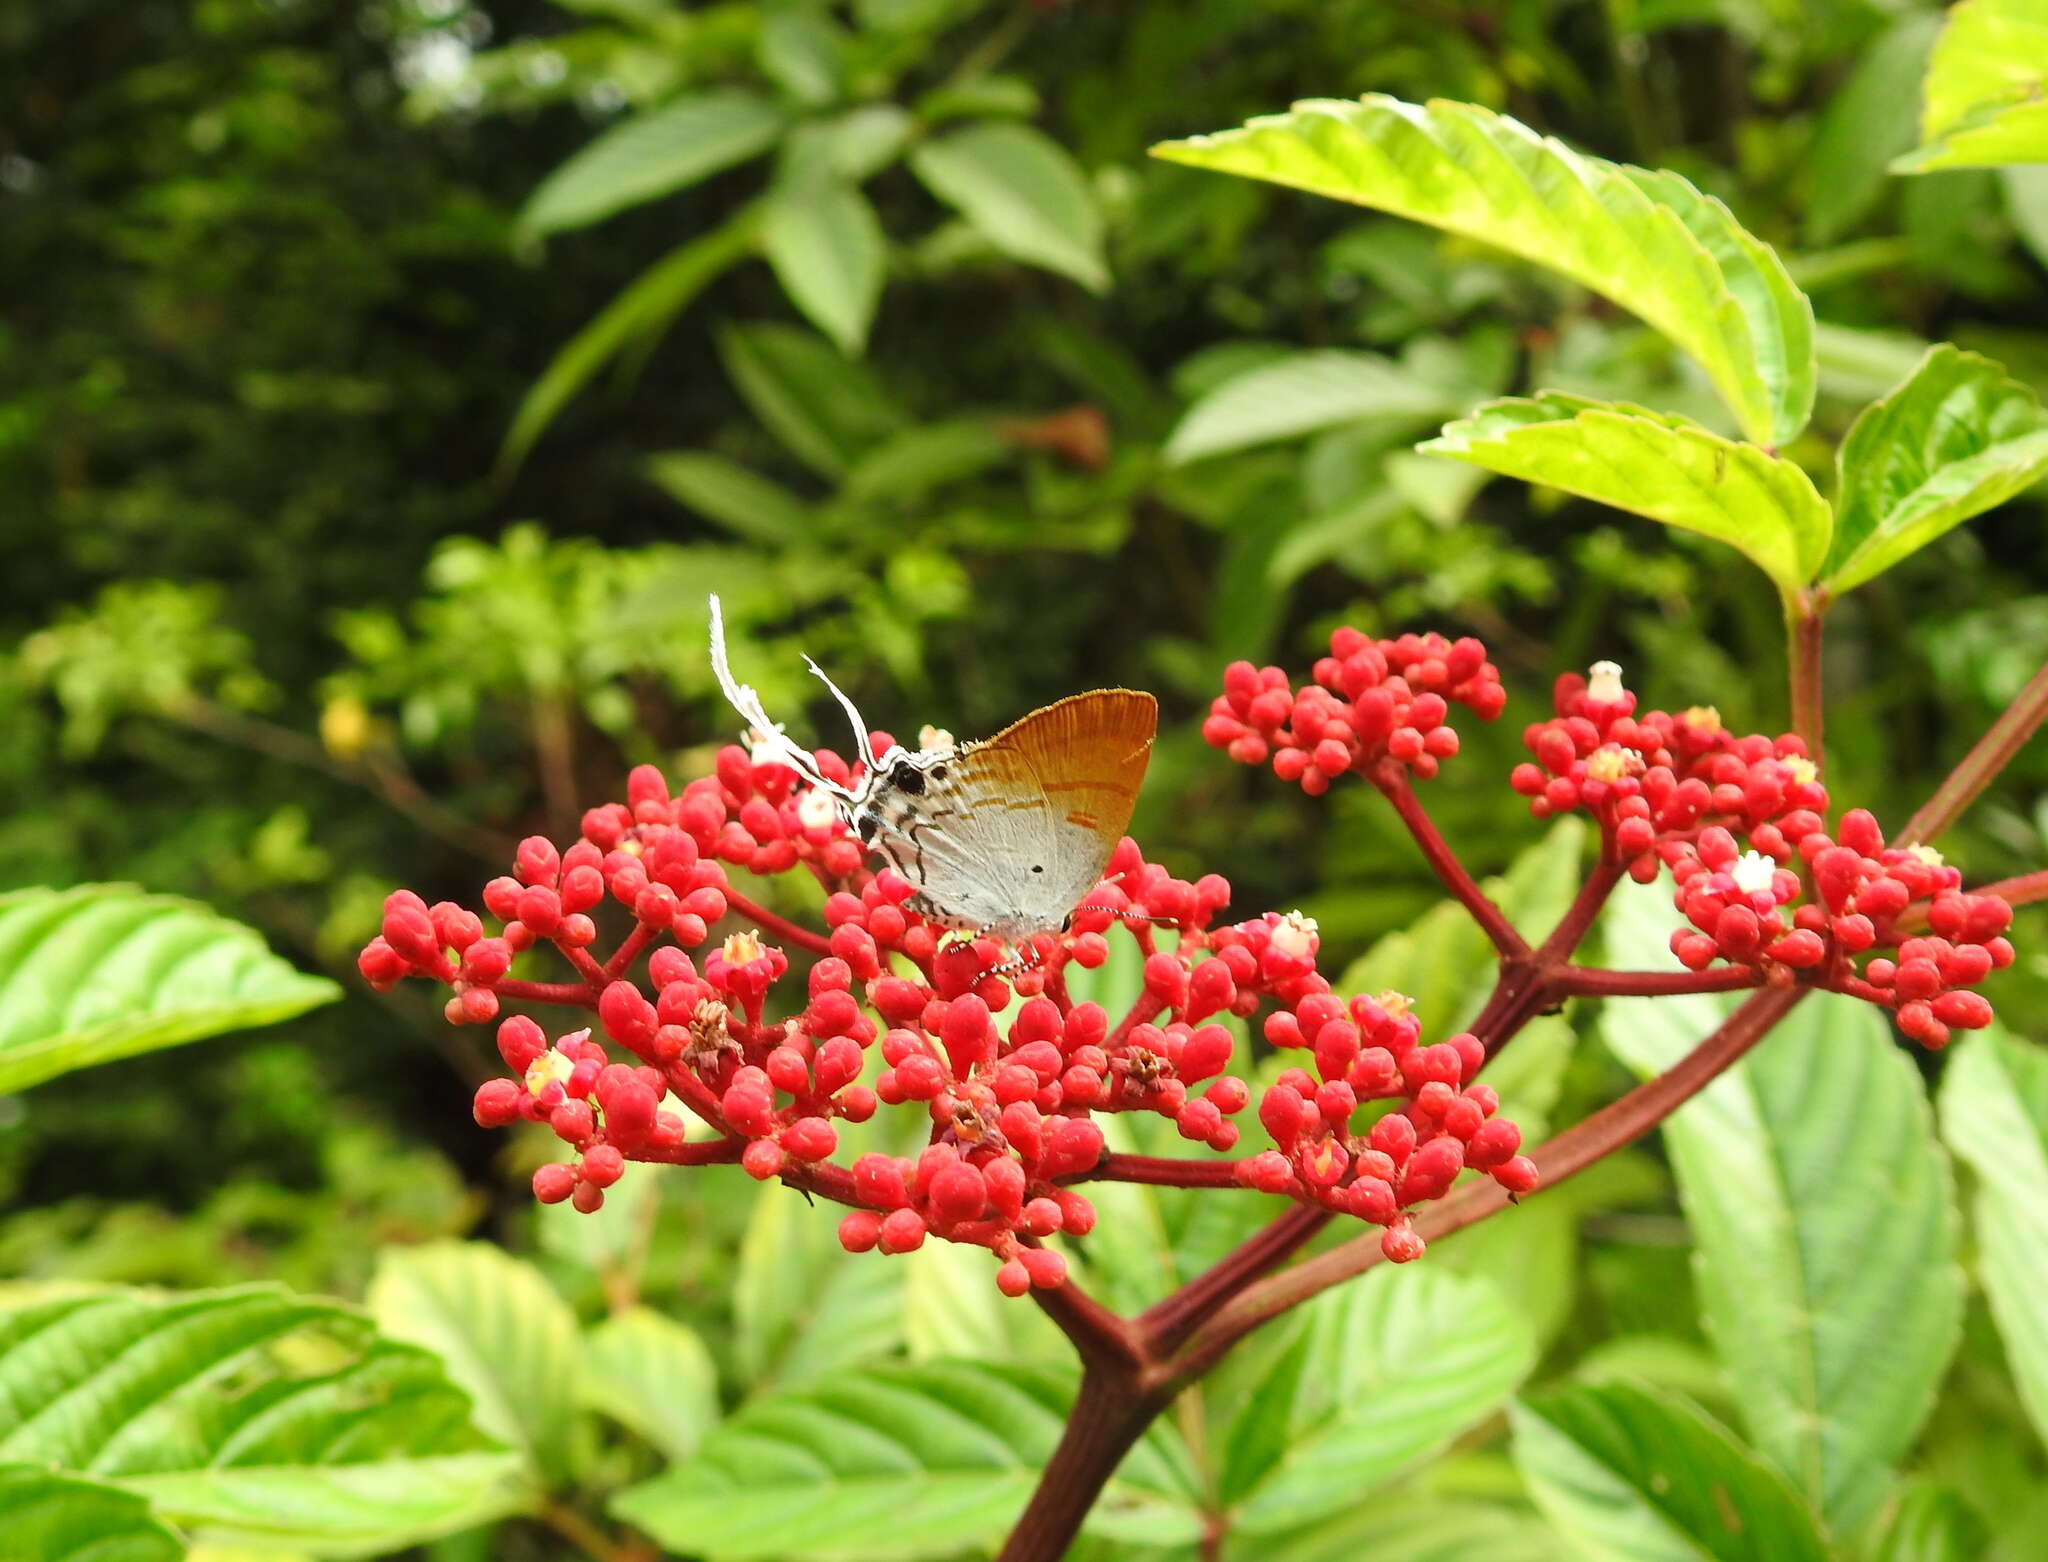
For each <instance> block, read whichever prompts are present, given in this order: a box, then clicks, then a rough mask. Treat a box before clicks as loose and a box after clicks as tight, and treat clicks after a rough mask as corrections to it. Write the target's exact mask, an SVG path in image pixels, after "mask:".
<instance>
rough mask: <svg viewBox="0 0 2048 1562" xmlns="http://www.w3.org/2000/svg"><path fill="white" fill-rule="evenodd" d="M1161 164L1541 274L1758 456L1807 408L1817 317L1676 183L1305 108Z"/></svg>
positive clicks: (1457, 125)
mask: <svg viewBox="0 0 2048 1562" xmlns="http://www.w3.org/2000/svg"><path fill="white" fill-rule="evenodd" d="M1152 152H1153V155H1154V156H1155V157H1163V158H1166V159H1168V160H1170V161H1172V162H1178V163H1190V164H1193V165H1194V166H1196V167H1200V168H1214V169H1218V170H1221V171H1223V172H1226V173H1236V174H1243V175H1246V176H1248V177H1251V178H1255V179H1267V180H1271V181H1272V182H1273V183H1275V184H1284V185H1289V186H1291V187H1293V188H1295V189H1300V190H1308V191H1311V192H1313V193H1315V194H1318V195H1327V196H1330V197H1332V198H1334V199H1336V200H1340V201H1352V202H1356V203H1357V204H1358V205H1361V206H1370V207H1373V208H1375V209H1377V210H1380V211H1387V212H1392V213H1394V214H1395V215H1396V216H1401V217H1407V218H1410V219H1412V220H1413V221H1416V222H1422V223H1427V224H1429V225H1430V226H1432V227H1437V228H1442V229H1445V230H1447V231H1449V232H1452V233H1459V234H1463V235H1465V236H1466V237H1468V238H1473V239H1478V240H1480V241H1481V242H1483V243H1487V244H1492V245H1495V246H1497V247H1498V248H1500V249H1504V250H1507V251H1508V252H1510V253H1511V254H1515V255H1519V256H1521V257H1522V258H1523V259H1525V260H1530V261H1534V262H1535V263H1536V264H1538V265H1541V266H1547V267H1549V268H1551V269H1552V270H1554V271H1559V272H1562V273H1563V274H1564V275H1565V276H1568V277H1570V278H1572V279H1573V280H1575V281H1577V282H1579V283H1581V284H1583V285H1584V286H1586V287H1589V288H1591V289H1593V291H1595V292H1596V293H1600V294H1603V295H1604V296H1606V297H1607V298H1610V299H1612V300H1613V301H1614V302H1615V303H1617V304H1619V305H1620V306H1621V307H1622V308H1624V309H1627V310H1629V311H1630V312H1631V313H1633V314H1636V315H1639V316H1641V317H1642V318H1643V319H1644V320H1646V321H1648V322H1649V323H1650V324H1651V325H1652V326H1654V327H1656V328H1657V329H1658V330H1659V331H1662V332H1663V333H1664V334H1665V335H1666V336H1668V337H1670V338H1671V340H1672V341H1673V342H1675V343H1677V345H1678V346H1679V347H1681V348H1683V349H1684V350H1685V351H1686V352H1688V353H1690V354H1691V355H1692V356H1693V357H1694V358H1695V359H1697V360H1698V362H1699V364H1700V366H1701V367H1702V368H1703V369H1705V370H1706V372H1707V376H1708V378H1709V379H1711V380H1712V381H1713V382H1714V384H1715V386H1716V387H1717V388H1718V389H1719V390H1720V393H1721V396H1722V399H1723V400H1724V401H1726V402H1727V404H1728V406H1729V408H1730V409H1731V410H1732V411H1733V412H1734V413H1735V416H1736V419H1737V421H1738V422H1739V423H1740V424H1741V426H1742V428H1743V430H1744V432H1745V433H1747V434H1748V436H1749V437H1750V438H1751V439H1752V440H1754V441H1756V442H1757V443H1758V444H1766V445H1768V444H1782V443H1784V442H1786V441H1788V440H1790V439H1791V438H1792V437H1793V436H1794V435H1796V434H1797V433H1798V432H1799V431H1800V430H1801V429H1802V428H1804V427H1805V426H1806V419H1807V416H1808V414H1809V413H1810V412H1811V410H1812V407H1813V388H1814V366H1813V310H1812V306H1811V305H1810V304H1808V302H1807V300H1806V296H1805V295H1804V294H1803V293H1801V292H1800V291H1799V289H1798V288H1797V287H1795V286H1794V285H1793V283H1792V279H1791V278H1790V277H1789V276H1788V275H1787V274H1786V272H1785V267H1784V265H1783V263H1782V262H1781V261H1780V260H1779V259H1778V257H1777V256H1776V255H1775V254H1774V253H1772V251H1771V249H1770V247H1769V246H1768V245H1766V244H1763V243H1762V242H1760V241H1759V240H1757V239H1755V238H1753V237H1752V236H1751V235H1750V234H1748V233H1747V232H1745V231H1744V230H1743V228H1742V226H1741V225H1740V224H1739V223H1738V222H1736V220H1735V218H1734V217H1733V215H1731V214H1730V212H1729V211H1728V208H1727V207H1726V206H1724V205H1722V204H1721V203H1720V202H1719V201H1717V200H1715V199H1713V198H1712V197H1711V196H1707V195H1703V194H1701V193H1700V192H1699V191H1698V190H1697V189H1695V188H1694V187H1693V186H1692V185H1690V184H1688V183H1686V181H1685V180H1683V179H1681V178H1679V177H1678V175H1676V174H1671V173H1653V172H1650V171H1649V170H1646V169H1641V168H1634V167H1631V166H1629V165H1628V164H1626V163H1610V162H1607V161H1605V160H1604V159H1601V158H1597V157H1588V156H1585V155H1583V154H1581V153H1577V152H1574V151H1572V150H1571V149H1570V148H1569V147H1567V146H1564V145H1563V144H1562V143H1560V142H1557V141H1553V140H1549V139H1545V138H1542V137H1539V136H1537V135H1536V134H1535V132H1533V131H1531V130H1530V129H1528V128H1527V127H1526V126H1524V125H1521V124H1519V123H1517V122H1516V121H1514V120H1512V119H1508V118H1506V117H1505V116H1503V115H1499V114H1495V113H1493V112H1491V111H1490V110H1487V109H1483V108H1479V107H1477V106H1476V105H1473V104H1469V103H1449V102H1443V101H1437V102H1432V103H1428V104H1415V103H1403V102H1401V101H1399V100H1398V99H1395V98H1389V97H1383V96H1380V95H1377V94H1374V95H1371V96H1368V97H1366V98H1364V99H1362V100H1360V101H1358V102H1344V101H1337V100H1332V99H1314V100H1310V101H1307V102H1303V103H1297V104H1295V105H1294V109H1293V111H1292V112H1291V113H1287V114H1272V115H1267V116H1264V117H1262V118H1259V119H1254V120H1252V121H1251V122H1250V123H1249V124H1247V125H1246V126H1245V127H1244V128H1243V129H1241V130H1226V131H1223V132H1221V133H1219V134H1216V135H1208V136H1193V137H1190V138H1189V139H1187V140H1185V141H1168V142H1165V143H1163V144H1161V145H1159V146H1156V147H1154V148H1153V149H1152Z"/></svg>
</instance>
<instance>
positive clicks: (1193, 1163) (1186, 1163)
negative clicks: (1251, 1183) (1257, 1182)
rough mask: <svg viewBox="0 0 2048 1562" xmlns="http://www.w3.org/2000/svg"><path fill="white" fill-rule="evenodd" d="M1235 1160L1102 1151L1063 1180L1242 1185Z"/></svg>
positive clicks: (1175, 1185) (1178, 1185)
mask: <svg viewBox="0 0 2048 1562" xmlns="http://www.w3.org/2000/svg"><path fill="white" fill-rule="evenodd" d="M1239 1164H1240V1163H1239V1162H1237V1161H1198V1160H1193V1159H1190V1158H1187V1157H1182V1156H1173V1155H1105V1156H1103V1158H1102V1159H1101V1160H1099V1161H1097V1162H1096V1163H1095V1169H1094V1170H1093V1171H1086V1172H1081V1173H1079V1174H1078V1175H1076V1176H1072V1177H1062V1178H1061V1179H1060V1181H1062V1182H1144V1183H1150V1184H1151V1185H1152V1186H1154V1187H1158V1188H1242V1187H1243V1186H1244V1184H1243V1183H1241V1182H1239V1181H1238V1180H1237V1168H1238V1165H1239Z"/></svg>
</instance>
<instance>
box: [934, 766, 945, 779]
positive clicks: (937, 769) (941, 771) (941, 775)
mask: <svg viewBox="0 0 2048 1562" xmlns="http://www.w3.org/2000/svg"><path fill="white" fill-rule="evenodd" d="M932 779H933V780H934V781H943V780H945V779H946V767H945V766H944V765H934V766H932Z"/></svg>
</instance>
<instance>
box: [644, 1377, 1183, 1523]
mask: <svg viewBox="0 0 2048 1562" xmlns="http://www.w3.org/2000/svg"><path fill="white" fill-rule="evenodd" d="M1074 1381H1075V1380H1074V1376H1073V1374H1072V1372H1071V1371H1053V1370H1034V1369H1029V1368H1024V1367H993V1366H986V1365H982V1364H979V1363H975V1362H965V1361H932V1362H924V1363H920V1364H918V1365H915V1366H911V1365H905V1364H892V1365H882V1366H870V1367H863V1368H856V1369H854V1370H852V1371H846V1372H837V1373H834V1374H833V1375H832V1376H831V1377H830V1378H828V1379H826V1380H824V1381H822V1382H820V1383H818V1384H816V1385H814V1386H813V1387H812V1388H810V1389H808V1390H805V1391H803V1392H800V1393H797V1392H792V1393H781V1394H771V1395H768V1396H766V1397H763V1398H760V1399H756V1400H754V1401H753V1402H752V1403H751V1404H749V1405H747V1406H746V1407H745V1408H743V1409H742V1410H740V1411H739V1412H738V1413H737V1414H736V1415H734V1416H733V1417H732V1418H731V1419H729V1420H728V1421H726V1422H725V1423H724V1424H723V1425H721V1426H720V1427H719V1428H718V1429H717V1430H716V1431H714V1432H713V1433H712V1434H711V1435H710V1436H709V1437H708V1438H706V1439H705V1440H704V1443H703V1445H702V1446H701V1447H699V1449H698V1450H697V1454H696V1457H695V1458H693V1459H692V1460H691V1461H690V1462H689V1463H688V1464H685V1465H681V1466H679V1467H677V1468H676V1469H674V1470H671V1471H669V1472H668V1473H667V1474H665V1475H662V1476H660V1477H658V1478H656V1479H655V1480H652V1481H648V1482H645V1483H644V1484H642V1485H639V1486H634V1487H629V1488H628V1489H627V1490H626V1491H624V1492H621V1493H620V1494H619V1495H618V1496H617V1497H616V1498H615V1499H613V1502H612V1510H613V1511H614V1512H615V1513H616V1514H617V1515H618V1516H619V1517H620V1518H622V1519H624V1520H626V1521H627V1522H628V1523H630V1524H633V1525H635V1526H637V1527H638V1528H640V1529H643V1530H645V1531H646V1532H647V1533H648V1534H649V1535H652V1536H653V1537H654V1538H655V1540H657V1541H658V1542H660V1543H661V1544H662V1545H664V1546H668V1547H671V1548H673V1549H676V1550H678V1551H685V1552H688V1553H689V1554H690V1555H692V1556H701V1557H704V1558H707V1559H709V1562H727V1559H734V1562H738V1559H746V1558H776V1559H781V1558H800V1559H803V1562H866V1559H869V1558H873V1559H875V1562H917V1559H921V1558H927V1557H929V1558H941V1557H956V1556H959V1555H960V1554H961V1553H962V1552H964V1551H969V1550H972V1549H973V1548H974V1547H975V1546H976V1545H977V1543H985V1542H990V1541H994V1540H997V1539H999V1538H1000V1537H1001V1536H1002V1534H1003V1532H1004V1531H1005V1530H1006V1529H1007V1528H1008V1527H1009V1526H1010V1525H1011V1524H1012V1523H1013V1522H1014V1521H1015V1520H1016V1517H1017V1514H1018V1513H1019V1511H1021V1509H1022V1508H1023V1506H1024V1503H1025V1500H1026V1499H1027V1498H1028V1497H1029V1496H1030V1495H1031V1489H1032V1487H1033V1486H1034V1485H1035V1484H1036V1483H1037V1479H1038V1472H1039V1470H1040V1468H1041V1467H1042V1466H1043V1465H1044V1463H1045V1461H1046V1459H1047V1458H1048V1457H1049V1456H1050V1455H1051V1453H1052V1449H1053V1446H1054V1444H1055V1443H1057V1442H1058V1440H1059V1435H1060V1430H1061V1426H1062V1424H1063V1422H1064V1420H1065V1415H1066V1410H1067V1407H1068V1405H1069V1404H1071V1403H1072V1400H1073V1395H1074ZM1188 1482H1189V1475H1188V1472H1187V1470H1186V1469H1185V1466H1184V1454H1182V1453H1180V1452H1178V1451H1177V1450H1175V1448H1174V1445H1173V1443H1172V1440H1171V1436H1170V1434H1169V1433H1166V1432H1165V1431H1163V1430H1160V1429H1156V1428H1155V1431H1154V1433H1153V1434H1152V1435H1151V1436H1149V1437H1147V1438H1146V1439H1145V1440H1144V1441H1143V1442H1141V1443H1140V1444H1139V1445H1138V1446H1137V1447H1136V1448H1135V1449H1134V1450H1132V1452H1131V1453H1130V1454H1129V1455H1127V1456H1126V1457H1125V1459H1124V1462H1123V1464H1122V1466H1121V1467H1120V1468H1119V1469H1118V1471H1117V1474H1116V1477H1115V1478H1114V1479H1113V1480H1112V1481H1111V1482H1110V1484H1109V1487H1108V1489H1107V1490H1106V1491H1105V1492H1104V1494H1103V1497H1102V1500H1101V1502H1100V1503H1099V1504H1098V1505H1097V1506H1096V1507H1095V1509H1094V1510H1093V1511H1092V1512H1091V1513H1090V1516H1089V1521H1088V1522H1089V1528H1090V1529H1091V1530H1094V1531H1096V1532H1097V1533H1102V1534H1119V1535H1128V1536H1131V1537H1133V1538H1135V1537H1138V1536H1142V1537H1143V1538H1144V1539H1145V1541H1146V1542H1147V1543H1148V1544H1155V1545H1173V1544H1182V1545H1185V1544H1188V1543H1190V1542H1192V1541H1194V1540H1196V1539H1198V1538H1199V1537H1200V1535H1201V1521H1200V1517H1199V1515H1198V1514H1197V1513H1196V1511H1195V1510H1194V1508H1193V1507H1192V1505H1191V1499H1190V1497H1189V1495H1188Z"/></svg>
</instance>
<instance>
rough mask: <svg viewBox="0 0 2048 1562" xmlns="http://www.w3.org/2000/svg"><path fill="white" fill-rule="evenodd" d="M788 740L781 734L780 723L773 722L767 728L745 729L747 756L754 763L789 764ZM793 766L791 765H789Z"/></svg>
mask: <svg viewBox="0 0 2048 1562" xmlns="http://www.w3.org/2000/svg"><path fill="white" fill-rule="evenodd" d="M788 744H789V740H788V739H787V738H785V737H783V735H782V723H781V722H779V721H778V722H775V723H773V724H772V725H770V726H768V727H767V728H765V729H764V728H761V727H749V728H748V729H747V758H748V760H749V762H751V763H753V764H756V765H789V759H788V757H787V754H786V750H787V748H788ZM791 768H792V769H793V768H794V767H793V766H792V767H791Z"/></svg>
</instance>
